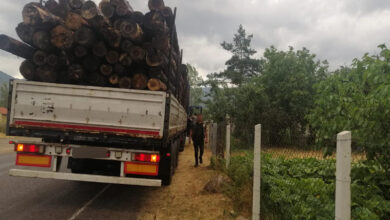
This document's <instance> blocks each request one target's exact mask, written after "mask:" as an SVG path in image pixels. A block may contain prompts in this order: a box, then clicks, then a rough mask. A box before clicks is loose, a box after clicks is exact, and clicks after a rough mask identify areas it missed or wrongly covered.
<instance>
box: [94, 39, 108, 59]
mask: <svg viewBox="0 0 390 220" xmlns="http://www.w3.org/2000/svg"><path fill="white" fill-rule="evenodd" d="M92 53H93V55H95V56H97V57H104V56H106V54H107V47H106V45H105V44H104V42H103V41H100V42H98V43H97V44H95V45H94V46H93V48H92Z"/></svg>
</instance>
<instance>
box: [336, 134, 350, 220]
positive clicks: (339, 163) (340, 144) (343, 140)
mask: <svg viewBox="0 0 390 220" xmlns="http://www.w3.org/2000/svg"><path fill="white" fill-rule="evenodd" d="M351 139H352V135H351V132H350V131H343V132H341V133H339V134H337V149H336V205H335V207H336V210H335V212H336V213H335V219H336V220H350V219H351V142H352V141H351Z"/></svg>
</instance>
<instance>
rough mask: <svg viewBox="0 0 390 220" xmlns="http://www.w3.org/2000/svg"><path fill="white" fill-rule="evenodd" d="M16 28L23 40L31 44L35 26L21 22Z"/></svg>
mask: <svg viewBox="0 0 390 220" xmlns="http://www.w3.org/2000/svg"><path fill="white" fill-rule="evenodd" d="M15 30H16V34H17V35H18V37H19V38H20V39H21V40H22V41H23V42H25V43H27V44H30V45H31V44H32V43H33V35H34V28H33V27H32V26H31V25H27V24H25V23H23V22H21V23H19V24H18V26H17V27H16V28H15Z"/></svg>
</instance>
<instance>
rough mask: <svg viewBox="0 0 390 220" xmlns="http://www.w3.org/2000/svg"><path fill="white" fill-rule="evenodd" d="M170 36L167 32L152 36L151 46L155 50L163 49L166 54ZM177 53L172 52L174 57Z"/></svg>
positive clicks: (169, 46)
mask: <svg viewBox="0 0 390 220" xmlns="http://www.w3.org/2000/svg"><path fill="white" fill-rule="evenodd" d="M169 41H170V38H169V36H168V35H167V34H160V35H157V36H155V37H153V38H152V46H153V48H155V49H156V50H161V51H164V52H165V53H166V54H168V53H169V49H170V48H171V45H170V42H169ZM176 56H177V55H176V54H174V57H176Z"/></svg>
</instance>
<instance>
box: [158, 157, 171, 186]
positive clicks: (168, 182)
mask: <svg viewBox="0 0 390 220" xmlns="http://www.w3.org/2000/svg"><path fill="white" fill-rule="evenodd" d="M173 170H174V168H173V167H172V160H170V161H169V171H167V173H168V174H166V175H164V176H162V178H161V180H162V184H163V185H164V186H169V185H171V182H172V176H173Z"/></svg>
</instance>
